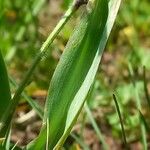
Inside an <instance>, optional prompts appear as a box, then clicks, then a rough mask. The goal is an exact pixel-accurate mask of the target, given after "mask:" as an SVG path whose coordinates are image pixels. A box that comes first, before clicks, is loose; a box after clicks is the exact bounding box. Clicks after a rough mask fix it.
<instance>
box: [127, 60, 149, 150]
mask: <svg viewBox="0 0 150 150" xmlns="http://www.w3.org/2000/svg"><path fill="white" fill-rule="evenodd" d="M128 68H129V73H130V76H131V79H132V83H133V87H134V90H135V98H136V105H137V109H138V110H140V111H141V109H142V106H141V101H140V95H139V92H138V89H137V86H136V81H135V79H134V71H133V68H132V65H131V63H129V64H128ZM139 123H140V127H141V134H142V144H143V149H144V150H147V140H146V131H145V130H146V129H145V126H144V124H143V123H141V122H140V114H139Z"/></svg>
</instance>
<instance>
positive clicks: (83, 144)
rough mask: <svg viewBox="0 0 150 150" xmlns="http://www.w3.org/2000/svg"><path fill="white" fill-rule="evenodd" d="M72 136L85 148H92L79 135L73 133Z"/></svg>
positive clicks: (84, 149)
mask: <svg viewBox="0 0 150 150" xmlns="http://www.w3.org/2000/svg"><path fill="white" fill-rule="evenodd" d="M71 136H72V137H73V138H74V139H75V140H76V141H77V142H78V143H79V144H80V145H81V147H82V148H83V150H90V148H89V147H88V146H87V145H86V144H85V143H84V142H83V141H82V140H81V139H80V138H79V137H78V136H77V135H75V134H73V133H71Z"/></svg>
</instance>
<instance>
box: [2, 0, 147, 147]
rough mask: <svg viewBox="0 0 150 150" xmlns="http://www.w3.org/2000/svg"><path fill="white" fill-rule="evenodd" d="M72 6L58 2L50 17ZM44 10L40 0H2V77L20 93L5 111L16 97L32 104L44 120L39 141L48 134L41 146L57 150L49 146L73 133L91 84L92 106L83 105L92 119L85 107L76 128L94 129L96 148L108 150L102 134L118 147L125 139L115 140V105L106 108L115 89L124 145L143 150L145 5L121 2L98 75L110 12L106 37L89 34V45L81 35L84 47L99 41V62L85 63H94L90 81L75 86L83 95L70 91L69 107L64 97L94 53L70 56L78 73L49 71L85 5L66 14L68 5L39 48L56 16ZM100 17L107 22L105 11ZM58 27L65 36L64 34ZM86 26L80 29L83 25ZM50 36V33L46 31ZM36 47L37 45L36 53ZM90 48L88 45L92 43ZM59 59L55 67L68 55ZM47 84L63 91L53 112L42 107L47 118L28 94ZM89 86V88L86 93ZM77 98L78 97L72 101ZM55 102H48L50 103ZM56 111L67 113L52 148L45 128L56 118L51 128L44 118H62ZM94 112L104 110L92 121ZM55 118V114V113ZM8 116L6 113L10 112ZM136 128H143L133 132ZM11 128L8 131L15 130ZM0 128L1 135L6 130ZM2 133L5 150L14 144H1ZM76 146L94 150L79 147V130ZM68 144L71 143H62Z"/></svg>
mask: <svg viewBox="0 0 150 150" xmlns="http://www.w3.org/2000/svg"><path fill="white" fill-rule="evenodd" d="M110 2H111V1H110ZM115 2H116V1H115ZM0 3H1V1H0ZM50 3H52V2H50ZM71 3H72V1H71V0H67V1H63V2H62V4H61V3H59V5H60V6H61V5H62V9H60V10H58V11H59V12H58V13H57V12H54V13H56V14H57V15H56V16H60V14H62V12H63V13H64V10H63V9H66V8H68V7H69V5H70V4H71ZM55 4H56V2H54V5H55ZM109 4H110V3H109ZM116 4H117V3H116ZM22 5H24V6H25V7H24V8H22ZM52 5H53V4H52ZM56 5H58V4H56ZM71 6H72V5H71ZM91 6H92V5H88V10H89V9H91V8H90V7H91ZM116 6H117V5H116ZM48 7H49V6H48V3H47V2H46V1H44V0H35V1H32V0H30V1H26V2H25V3H22V2H18V1H14V3H13V4H12V2H11V1H9V0H6V1H5V2H3V1H2V5H1V6H0V10H1V12H2V13H1V14H0V35H1V37H3V38H2V39H1V41H0V45H1V47H0V48H1V51H2V54H3V56H4V58H5V64H7V68H8V69H7V70H8V72H9V73H8V74H9V76H10V74H11V76H14V77H13V79H12V78H10V85H11V92H12V91H15V90H16V89H17V88H18V87H19V89H18V90H17V91H19V92H17V93H18V94H15V96H14V98H13V99H16V100H15V101H16V102H15V103H14V106H13V109H10V108H12V106H10V107H9V108H8V110H12V112H14V111H15V108H16V106H17V105H18V102H19V101H20V99H21V100H27V102H28V103H29V105H31V108H32V109H34V110H35V111H36V112H37V114H38V115H39V117H40V118H44V121H43V123H44V125H43V128H42V130H44V131H41V134H40V135H41V137H43V136H44V135H47V136H45V138H43V139H45V140H41V141H42V143H46V144H47V146H46V147H47V149H48V147H49V145H55V146H56V147H55V148H59V147H60V146H62V145H63V143H64V142H65V140H66V138H67V137H68V135H69V133H70V132H71V129H72V127H73V126H74V124H75V122H76V120H77V117H78V116H79V114H80V117H81V118H82V113H80V111H81V108H82V107H83V105H84V102H85V101H84V99H85V97H84V98H83V97H82V95H84V96H85V95H86V93H87V91H88V90H89V87H90V84H91V83H92V82H93V81H95V84H94V88H93V91H92V97H91V100H90V103H88V106H89V107H90V108H91V110H92V111H91V112H90V115H89V111H90V109H88V108H87V109H88V110H87V109H86V110H87V115H88V116H89V118H90V119H89V122H82V121H81V122H78V123H80V124H81V126H83V127H82V128H84V127H85V126H86V125H87V124H90V125H91V126H93V128H92V130H94V132H95V134H96V135H97V138H98V139H99V142H100V143H102V145H103V147H107V146H105V145H107V144H108V145H109V144H110V143H109V142H108V141H109V140H108V139H107V138H108V136H109V137H110V138H111V139H113V141H120V142H121V143H123V141H121V138H120V137H119V136H120V132H122V130H121V129H120V124H121V123H120V124H119V125H118V124H117V123H118V114H117V113H116V112H113V111H112V108H113V104H112V102H111V99H112V91H114V90H115V91H117V95H118V96H117V98H118V100H119V104H120V105H119V106H120V112H121V114H122V115H123V116H125V118H124V119H123V120H124V126H125V127H126V128H125V129H126V132H127V134H126V139H127V141H128V145H129V147H132V144H133V143H135V144H136V143H138V142H141V144H142V147H143V149H147V145H148V142H149V141H148V139H149V135H148V132H149V125H148V124H149V109H147V107H149V77H148V76H149V69H150V65H149V59H150V53H149V45H148V37H149V35H150V32H149V30H148V29H149V19H147V18H148V16H149V9H150V8H149V4H148V2H147V1H146V0H143V1H142V2H140V5H139V1H137V0H133V1H129V0H127V1H126V2H123V3H122V6H121V9H120V12H119V15H118V17H117V20H116V23H115V26H114V28H113V31H112V32H111V36H110V39H109V42H108V44H107V47H106V51H105V53H104V54H103V56H104V57H103V59H102V63H101V65H100V67H99V68H100V69H98V64H99V61H98V60H100V58H101V55H102V53H103V49H104V47H105V44H106V41H107V40H106V39H107V38H108V35H109V32H110V30H108V29H111V28H112V24H113V22H111V21H112V20H111V19H115V16H113V14H114V13H111V11H110V12H109V13H110V14H111V15H112V16H111V15H110V14H109V15H108V19H107V21H108V22H107V23H108V24H107V29H106V28H105V29H103V30H104V32H105V34H103V38H101V39H99V40H96V39H98V38H97V36H96V33H97V32H95V34H94V36H93V38H91V39H88V36H87V37H86V38H87V39H86V38H85V39H84V40H85V41H86V40H87V41H88V42H89V41H90V42H89V43H91V41H92V39H95V41H94V42H95V43H96V41H101V42H100V43H99V48H100V51H99V55H96V57H97V59H94V61H93V62H92V59H91V62H92V63H93V66H92V67H93V69H91V70H90V69H89V70H90V72H91V74H88V77H93V78H85V79H87V80H86V81H91V82H86V84H79V87H81V89H80V88H79V87H78V88H77V89H79V90H76V91H75V90H74V92H75V95H76V96H74V97H75V99H73V98H71V99H72V100H73V101H70V98H68V97H70V95H71V94H70V93H71V92H72V91H71V89H72V85H78V84H75V82H76V77H78V78H80V74H81V76H82V75H83V74H84V70H86V67H85V66H88V64H90V61H89V60H90V59H89V58H92V52H93V53H94V50H87V52H86V53H84V56H85V57H84V59H81V57H79V55H74V56H75V57H74V61H73V62H75V61H76V60H77V61H76V63H75V65H74V66H76V68H77V69H76V70H78V71H76V70H73V69H72V70H73V71H72V72H71V71H68V76H67V75H66V76H65V75H62V76H61V74H62V72H63V71H62V70H63V69H64V73H67V69H66V68H65V65H62V67H59V68H61V69H56V70H60V71H55V72H54V68H55V66H56V63H57V62H58V60H59V57H60V54H61V53H62V50H63V49H64V45H66V42H67V41H68V37H69V35H70V31H72V30H73V29H74V24H76V23H77V24H78V22H79V19H78V20H76V18H77V17H78V16H81V14H82V13H83V12H84V13H85V6H83V7H81V8H80V9H79V10H78V11H77V12H76V13H74V12H72V7H69V10H68V11H67V13H68V16H66V15H64V17H63V18H62V20H60V22H59V23H58V25H57V26H56V28H55V29H54V31H53V32H52V33H51V34H50V36H48V37H49V38H47V40H46V42H44V43H43V40H44V39H46V36H45V35H47V31H46V32H45V31H44V30H43V29H45V28H46V27H48V28H49V27H50V26H54V24H55V23H53V22H56V21H55V18H56V16H55V15H54V16H55V17H52V14H50V15H49V11H51V10H52V9H49V8H48ZM109 8H111V5H109ZM114 8H116V7H115V6H114V7H113V11H114V10H115V9H114ZM18 10H19V11H18ZM45 10H48V11H47V12H48V18H50V20H51V21H50V23H49V24H48V25H46V23H45V22H44V19H45V18H44V17H43V16H42V13H43V12H42V11H45ZM62 10H63V11H62ZM55 11H56V9H55ZM99 11H101V10H99ZM18 12H20V13H18ZM131 12H133V13H131ZM50 13H52V12H50ZM72 13H73V14H74V15H73V14H72ZM101 13H103V12H101ZM101 13H99V14H101ZM84 15H85V14H84ZM105 15H106V16H107V14H106V13H105ZM40 16H42V17H40ZM71 16H72V19H71ZM93 16H94V15H93ZM95 16H96V15H95ZM45 17H46V16H45ZM96 17H97V16H96ZM98 17H100V16H98ZM109 17H110V18H111V19H110V20H109ZM113 17H114V18H113ZM43 18H44V19H43ZM101 19H102V18H101ZM80 20H81V21H82V20H83V18H81V19H80ZM94 20H95V19H94ZM98 20H99V19H96V21H97V22H98ZM68 21H69V22H68ZM43 22H44V23H43ZM92 22H93V21H92ZM102 22H103V23H105V21H102ZM65 23H67V26H65V27H64V24H65ZM95 24H98V23H95ZM95 24H94V22H93V24H92V23H91V25H89V27H88V28H90V26H95ZM80 26H81V24H80V25H78V27H77V28H78V29H79V27H80ZM62 27H63V29H64V30H62ZM84 27H85V28H86V26H84ZM41 29H42V30H41ZM59 29H60V30H61V33H60V34H59V35H58V33H59V32H60V30H59ZM50 30H52V29H51V28H50ZM85 30H86V29H85ZM43 31H44V32H43ZM85 32H86V31H85ZM92 32H93V31H91V33H92ZM45 33H46V34H45ZM91 33H90V32H87V33H86V34H87V35H88V34H91ZM106 33H107V34H106ZM81 34H82V33H81V32H79V35H81ZM84 34H85V33H84V32H83V35H84ZM43 35H44V36H43ZM66 35H67V36H66ZM101 36H102V35H101ZM66 37H67V38H66ZM74 38H75V37H74ZM80 38H81V39H82V36H79V37H78V36H77V39H80ZM54 39H55V40H54ZM72 39H73V38H72ZM70 40H71V39H70ZM70 40H69V41H70ZM84 40H83V41H84ZM72 41H73V40H71V42H70V43H72ZM83 41H82V45H86V42H85V43H84V42H83ZM75 42H76V41H75ZM88 42H87V43H88ZM41 45H43V46H42V47H41ZM87 45H88V44H87ZM93 45H96V44H93ZM90 46H91V47H92V45H90ZM90 46H87V47H90ZM40 47H41V48H40ZM68 47H69V46H68ZM85 47H86V46H85ZM85 47H84V46H81V47H80V50H79V51H78V52H77V51H73V52H72V54H73V53H74V54H75V52H76V53H78V54H80V52H81V51H82V50H81V49H88V48H85ZM39 49H41V51H40V52H39V53H38V54H37V51H38V50H39ZM68 49H69V48H68ZM93 49H95V48H93ZM43 50H44V51H43ZM42 51H43V52H42ZM65 51H66V49H65ZM88 52H91V53H88ZM42 53H43V54H42ZM63 53H65V52H63ZM37 55H38V56H37ZM42 55H46V57H42ZM35 56H37V57H39V58H38V59H37V60H36V61H34V64H32V62H33V60H32V59H33V58H35ZM62 56H63V57H62V58H61V60H60V62H59V64H61V63H62V59H65V57H66V54H65V56H64V54H63V55H62ZM82 56H83V55H82ZM88 56H89V57H88ZM68 57H69V58H72V56H71V55H68ZM96 57H95V58H96ZM69 58H68V60H70V61H69V62H71V59H69ZM2 59H3V58H2ZM2 59H1V60H2ZM41 60H42V61H41ZM66 60H67V59H66ZM2 61H3V60H2ZM3 62H4V61H3ZM129 62H130V65H131V67H130V74H131V72H132V73H133V74H132V77H131V76H130V75H129V72H128V64H129ZM82 63H83V64H84V65H83V66H82ZM92 63H91V64H92ZM0 64H2V63H0ZM30 64H32V65H31V66H33V67H31V68H30ZM37 64H38V67H37ZM62 64H63V63H62ZM78 64H80V65H78ZM60 66H61V65H60ZM89 66H90V65H89ZM143 66H145V67H144V69H143ZM3 67H4V69H5V73H4V74H5V75H1V72H0V76H4V77H6V78H5V79H6V80H3V79H0V80H2V81H4V82H5V83H3V84H1V86H2V87H1V88H0V91H1V89H2V90H4V88H3V87H4V86H3V85H6V87H7V88H6V91H5V92H6V93H8V91H10V89H9V86H8V79H7V78H8V77H7V74H6V68H5V65H4V63H3ZM92 67H91V68H92ZM27 68H30V71H29V73H28V75H29V76H28V75H27V76H26V78H25V79H24V81H23V82H22V84H21V85H22V86H18V85H17V82H18V81H21V79H22V76H24V72H26V70H27ZM35 68H36V69H35ZM56 68H58V67H56ZM72 68H73V67H72ZM97 69H98V72H97V76H96V77H95V73H96V71H97ZM1 70H2V67H0V71H1ZM87 70H88V69H87ZM33 72H34V73H33ZM53 72H54V76H53V77H52V74H53ZM77 72H80V74H78V73H77ZM2 73H3V72H2ZM69 73H70V74H71V73H72V74H73V75H71V77H70V76H69ZM57 74H59V75H60V80H61V79H63V77H65V78H66V80H65V78H64V80H65V81H66V82H60V81H59V80H58V79H59V78H57V77H58V76H57ZM31 76H32V77H31ZM29 77H30V79H29ZM84 77H85V76H84ZM14 79H17V82H15V80H14ZM35 79H38V81H37V82H34V83H33V82H32V84H29V85H28V83H29V82H31V81H33V80H35ZM131 79H132V81H131ZM49 80H51V84H52V85H58V86H57V87H55V86H54V87H55V88H54V89H57V90H59V88H60V87H61V88H62V89H60V91H65V90H66V92H64V93H65V94H64V95H61V94H60V95H61V97H62V103H55V104H56V106H57V107H53V108H54V112H53V111H51V110H52V109H50V110H49V109H48V113H45V112H46V111H47V109H45V111H44V110H43V107H41V106H40V105H39V104H38V103H37V102H36V101H35V100H33V99H32V93H33V91H36V90H37V89H44V90H45V89H46V90H47V89H48V86H49ZM67 81H68V83H70V85H69V84H67ZM73 81H74V82H73ZM81 81H84V80H81ZM1 83H2V82H1ZM41 83H42V84H41ZM81 83H83V82H81ZM41 85H42V86H41ZM43 85H44V86H43ZM52 85H51V86H50V88H49V92H48V97H47V102H46V105H47V106H48V107H49V106H51V104H52V103H51V101H53V98H52V97H53V96H52V94H51V89H53V88H51V87H53V86H52ZM61 85H62V86H61ZM64 85H69V86H68V87H67V86H66V87H65V86H64ZM81 85H83V87H84V88H82V86H81ZM85 85H86V86H85ZM87 85H89V86H88V87H87ZM74 87H75V86H74ZM24 88H26V89H27V90H26V91H24V92H23V93H22V91H23V90H24ZM68 91H69V92H68ZM21 93H22V95H21ZM29 93H30V94H29ZM56 93H57V92H56ZM58 93H59V92H58ZM78 93H80V94H79V95H78ZM29 95H30V96H29ZM56 95H57V94H56ZM0 96H2V97H3V96H5V95H4V94H1V92H0ZM7 96H8V98H7V101H4V102H5V106H6V107H7V106H8V105H7V103H9V100H10V95H9V94H8V95H7ZM63 97H64V98H63ZM67 98H68V103H67V102H66V103H65V104H64V103H63V102H65V100H66V99H67ZM1 99H3V98H0V100H1ZM5 99H6V98H5ZM56 99H57V98H56ZM56 99H55V101H53V102H56ZM48 101H50V102H48ZM66 101H67V100H66ZM1 104H2V103H1ZM61 104H62V105H63V106H62V107H60V106H59V105H61ZM46 105H45V106H46ZM47 106H46V107H47ZM6 107H4V105H3V104H2V108H3V109H4V108H6ZM46 107H45V108H46ZM51 107H52V106H51ZM51 107H50V108H51ZM59 107H60V108H65V109H64V110H67V111H68V114H67V113H64V114H66V116H63V115H62V116H63V117H62V122H67V123H66V124H65V123H64V124H65V125H64V126H61V129H59V130H57V129H58V127H56V129H55V131H57V132H59V133H61V134H60V135H56V137H57V138H54V139H57V140H56V141H55V140H54V143H57V142H58V143H57V144H52V143H51V141H50V140H49V138H48V137H49V136H53V133H52V130H50V129H51V126H52V125H53V124H51V119H52V120H54V121H53V122H54V124H55V122H57V120H55V117H52V118H50V120H47V118H49V117H48V116H51V115H50V114H54V116H55V113H56V112H57V111H58V110H60V112H61V114H63V113H62V112H63V111H62V109H60V108H59ZM57 109H58V110H57ZM93 110H97V111H98V112H99V110H102V111H100V112H101V113H100V114H99V115H100V116H101V117H100V118H95V117H94V116H93ZM127 110H128V111H127ZM0 111H2V113H1V114H3V110H2V109H0ZM67 111H66V112H67ZM60 112H59V111H58V114H59V113H60ZM8 113H9V114H11V113H10V112H9V111H8ZM12 114H13V113H12ZM43 114H44V117H43ZM56 114H57V113H56ZM8 116H9V115H8ZM57 116H58V115H57ZM137 116H138V117H137ZM6 118H7V115H5V117H3V119H2V120H3V122H5V121H6V124H9V123H8V122H10V121H11V119H10V118H8V119H6ZM65 118H66V119H65ZM72 118H73V119H72ZM59 119H60V118H59ZM99 119H100V120H101V121H98V122H97V120H99ZM2 120H1V127H2V126H3V124H2ZM49 121H50V123H49ZM98 123H102V125H101V126H102V127H103V126H105V128H106V129H107V130H104V131H103V132H102V133H101V132H100V131H101V130H100V129H99V126H100V125H99V124H98ZM62 124H63V123H62ZM46 125H47V126H46ZM139 126H140V128H141V130H139ZM8 128H9V127H8ZM11 129H12V130H13V128H11ZM4 130H7V128H6V129H4ZM4 130H3V131H4ZM74 132H76V131H73V133H72V134H73V135H76V134H74ZM4 134H5V133H1V135H2V136H1V139H2V140H1V143H2V145H3V146H6V143H7V145H12V143H9V142H10V139H9V138H7V137H8V136H6V139H8V140H7V141H6V140H5V138H4ZM42 134H43V135H42ZM40 135H39V136H40ZM103 137H105V138H103ZM58 139H59V140H58ZM141 139H142V140H141ZM74 140H75V143H79V145H80V146H81V147H83V148H85V147H86V146H87V147H88V148H89V149H91V147H92V146H91V145H90V146H89V145H86V144H85V141H84V140H85V139H84V138H83V137H82V132H81V134H79V135H78V136H74ZM105 140H106V141H105ZM124 141H125V140H124ZM135 141H137V142H135ZM16 142H17V141H14V143H13V145H15V143H16ZM34 142H35V141H34ZM66 142H69V141H68V139H67V141H66ZM107 142H108V143H107ZM124 143H125V142H124ZM30 144H33V143H30ZM17 145H20V144H19V143H17ZM65 145H66V144H65ZM65 145H64V149H65ZM85 145H86V146H85ZM8 147H9V146H8ZM12 147H13V146H11V148H12ZM52 147H53V146H52ZM69 147H70V149H71V147H72V145H69ZM108 147H109V146H108ZM110 147H111V146H110ZM116 147H117V144H116ZM16 148H17V147H16ZM67 148H68V147H67ZM7 149H9V148H7ZM50 149H51V148H50ZM85 149H86V148H85Z"/></svg>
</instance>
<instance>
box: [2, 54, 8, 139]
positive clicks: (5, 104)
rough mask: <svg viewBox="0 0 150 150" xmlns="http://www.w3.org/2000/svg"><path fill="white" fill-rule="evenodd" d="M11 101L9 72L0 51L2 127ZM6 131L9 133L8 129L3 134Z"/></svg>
mask: <svg viewBox="0 0 150 150" xmlns="http://www.w3.org/2000/svg"><path fill="white" fill-rule="evenodd" d="M10 99H11V93H10V87H9V81H8V75H7V70H6V66H5V63H4V60H3V56H2V54H1V51H0V127H1V126H2V125H3V122H2V116H3V114H4V112H5V110H6V109H7V108H8V106H9V104H10ZM5 130H6V132H7V129H4V131H3V133H4V132H5ZM0 138H3V135H0Z"/></svg>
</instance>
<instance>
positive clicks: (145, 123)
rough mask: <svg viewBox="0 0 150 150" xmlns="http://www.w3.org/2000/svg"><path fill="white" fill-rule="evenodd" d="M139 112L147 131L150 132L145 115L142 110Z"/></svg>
mask: <svg viewBox="0 0 150 150" xmlns="http://www.w3.org/2000/svg"><path fill="white" fill-rule="evenodd" d="M139 114H140V119H141V122H142V123H143V124H144V126H145V128H146V130H147V132H149V133H150V127H149V125H148V123H147V122H146V119H145V117H144V116H143V114H142V112H141V111H140V110H139Z"/></svg>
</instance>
